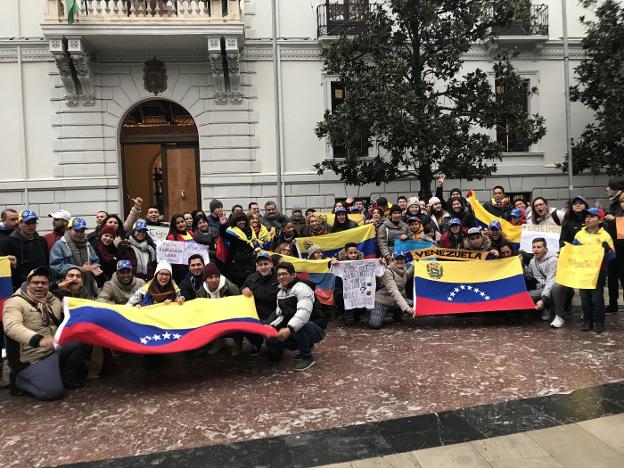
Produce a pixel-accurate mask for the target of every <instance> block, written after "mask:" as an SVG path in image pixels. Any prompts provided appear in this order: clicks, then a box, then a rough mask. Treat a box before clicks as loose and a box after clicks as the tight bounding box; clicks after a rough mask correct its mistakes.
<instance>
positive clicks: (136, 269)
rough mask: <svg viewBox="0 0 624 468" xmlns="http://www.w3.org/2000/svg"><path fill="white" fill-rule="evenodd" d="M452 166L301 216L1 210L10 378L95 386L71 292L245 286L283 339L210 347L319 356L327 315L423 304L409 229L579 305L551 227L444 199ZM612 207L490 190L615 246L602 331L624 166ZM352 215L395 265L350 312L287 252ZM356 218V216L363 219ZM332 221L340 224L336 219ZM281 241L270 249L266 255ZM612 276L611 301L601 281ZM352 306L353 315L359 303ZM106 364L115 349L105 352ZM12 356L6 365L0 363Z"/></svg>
mask: <svg viewBox="0 0 624 468" xmlns="http://www.w3.org/2000/svg"><path fill="white" fill-rule="evenodd" d="M444 195H445V193H444V178H443V177H440V178H439V179H438V180H437V187H436V192H435V196H433V197H431V198H429V199H428V200H423V199H421V198H419V197H417V196H400V197H398V198H397V200H396V204H392V203H390V202H389V201H388V200H387V199H386V198H385V197H380V198H378V199H377V200H375V201H374V202H373V203H367V202H366V201H365V200H361V199H354V198H348V199H346V200H344V201H338V202H336V203H335V206H334V207H333V208H332V210H331V214H332V216H331V217H329V216H327V215H326V214H324V213H321V212H320V211H317V210H316V209H314V208H307V209H303V208H294V209H292V211H291V213H290V216H286V215H284V214H282V213H279V212H278V209H277V206H276V203H275V202H272V201H269V202H267V203H265V204H264V210H263V212H262V213H261V210H260V205H259V204H258V203H256V202H252V203H249V205H248V206H247V211H245V209H244V207H243V206H241V205H235V206H233V207H232V209H231V212H230V213H229V215H228V214H226V212H225V210H224V207H223V203H222V202H220V201H219V200H216V199H215V200H212V201H211V202H210V204H209V207H208V208H209V210H208V211H203V210H195V211H192V212H187V213H179V214H174V215H173V216H172V217H171V219H170V222H169V223H168V224H166V223H164V222H163V220H162V216H161V213H160V210H159V209H158V207H156V206H148V207H147V208H146V209H145V207H144V206H143V200H141V199H140V198H136V199H134V200H133V206H132V208H131V210H130V212H129V214H128V216H127V217H126V218H125V220H122V219H121V218H120V217H119V216H117V215H115V214H109V213H107V212H105V211H99V212H98V213H96V214H95V220H96V225H95V226H93V229H92V230H91V231H90V232H89V233H87V231H89V228H90V227H89V226H88V223H87V221H86V220H85V219H84V218H83V217H78V216H74V217H72V216H71V214H70V213H69V212H67V211H65V210H59V211H56V212H54V213H50V214H49V216H50V217H51V218H52V223H53V230H52V231H51V232H49V233H47V234H45V235H39V233H38V232H37V225H38V221H39V217H38V215H37V213H35V212H34V211H32V210H29V209H25V210H22V211H20V212H18V211H16V210H13V209H9V208H7V209H5V210H4V211H2V214H1V218H2V224H1V225H0V256H2V257H7V258H8V260H9V261H10V264H11V282H12V286H13V291H14V293H13V295H12V296H11V297H10V298H9V299H8V300H7V301H6V302H5V304H4V308H3V319H2V324H3V334H0V336H2V335H4V347H5V348H6V355H7V360H8V365H9V368H10V376H9V382H8V384H7V385H6V386H7V387H9V388H10V391H11V392H12V393H13V394H15V395H19V394H23V393H27V394H30V395H33V396H35V397H36V398H40V399H44V400H50V399H55V398H59V397H60V396H62V395H63V392H64V389H65V388H72V387H79V386H81V385H83V384H84V382H85V379H86V378H87V373H88V370H89V358H90V356H91V354H92V352H93V350H92V349H91V347H90V346H87V345H85V344H79V343H76V344H72V345H68V346H62V347H61V348H59V349H55V348H54V340H53V337H54V333H55V331H56V330H57V328H58V326H59V325H60V323H61V322H62V318H63V308H62V300H63V298H65V297H74V298H85V299H93V300H97V301H101V302H105V303H110V304H119V305H128V306H135V307H143V306H148V305H152V304H171V306H172V307H175V305H176V304H183V303H184V302H185V301H189V300H193V299H196V298H205V299H219V298H223V297H227V296H234V295H239V294H244V295H246V296H253V297H254V301H255V305H256V309H257V313H258V317H259V319H260V320H262V321H263V322H264V323H265V324H267V325H270V326H273V327H275V329H276V331H277V337H276V338H267V339H264V338H263V337H261V336H258V335H252V334H234V335H231V336H228V337H224V338H222V339H219V340H217V341H215V342H213V343H211V344H210V345H209V346H208V353H211V354H212V353H216V352H219V351H220V350H221V349H222V348H224V347H225V344H226V339H227V340H230V341H231V344H230V346H229V348H230V349H231V352H232V355H234V356H236V355H238V354H240V353H241V352H242V350H243V347H244V343H245V340H246V341H248V342H249V346H250V349H249V352H250V354H252V355H259V354H260V353H261V352H263V350H265V351H264V352H266V355H267V357H268V359H270V360H272V361H278V360H280V359H281V358H282V355H283V354H284V352H285V350H286V349H291V350H295V351H297V354H296V356H295V370H297V371H304V370H307V369H309V368H310V367H311V366H313V365H314V364H315V359H314V357H313V355H312V350H313V348H314V346H315V345H316V344H317V343H319V342H320V341H321V340H323V338H324V337H325V329H326V327H327V321H328V320H329V319H331V318H334V317H335V318H336V319H337V321H338V323H339V325H340V326H342V327H344V326H346V325H347V316H348V317H349V319H350V320H351V321H353V322H359V321H360V320H361V319H362V317H363V316H365V315H366V314H368V316H369V317H368V324H369V326H370V327H371V328H373V329H378V328H381V327H382V326H383V324H384V322H385V321H386V319H388V320H394V321H396V322H402V321H403V320H404V319H405V317H406V316H409V315H411V314H412V311H413V300H414V298H413V297H412V295H413V294H412V287H411V284H412V283H411V282H412V278H413V270H412V268H410V267H409V265H408V264H406V258H407V256H406V253H405V252H401V251H398V252H397V251H395V249H394V244H395V242H396V241H397V240H422V241H427V242H430V243H431V244H436V245H439V246H441V247H444V248H450V249H466V250H472V251H481V252H483V253H484V255H485V256H486V257H487V258H488V259H496V258H502V257H511V256H516V255H517V256H520V257H521V258H522V261H523V264H524V276H525V281H526V284H527V289H528V290H529V291H530V294H531V296H532V298H533V299H534V302H535V309H536V310H537V311H540V312H541V318H542V319H543V320H545V321H550V323H551V325H552V326H553V327H555V328H560V327H562V326H563V325H564V323H565V320H566V318H568V317H570V313H571V304H572V297H573V295H574V290H572V289H570V288H568V287H566V286H563V285H561V284H558V283H557V282H556V281H555V275H556V271H557V258H558V257H557V254H556V253H555V252H549V250H548V247H547V243H546V240H545V239H544V238H540V237H538V238H535V239H533V241H532V249H531V250H532V251H531V252H522V251H519V250H517V245H514V244H513V243H511V242H509V240H508V239H506V236H505V233H504V230H503V229H502V226H501V223H500V222H499V221H492V222H491V223H489V225H488V226H487V227H484V226H483V225H482V224H481V223H480V222H479V221H478V220H477V217H476V216H475V213H474V211H473V209H472V207H471V205H470V203H469V201H468V200H467V199H466V197H465V196H464V194H462V191H461V190H459V189H452V190H450V191H449V192H448V197H447V198H445V197H444ZM607 195H608V198H609V204H608V206H606V209H603V208H601V207H598V206H590V203H589V202H588V200H587V199H586V198H584V197H583V196H580V195H579V196H575V197H573V198H572V199H571V200H570V201H569V203H568V206H567V207H565V209H561V210H560V209H556V208H554V207H551V206H550V204H549V203H548V201H547V200H546V199H544V198H543V197H535V198H534V199H533V200H530V201H529V200H524V199H522V198H515V199H513V200H510V199H509V197H508V196H507V195H506V193H505V190H504V188H503V187H500V186H496V187H494V188H493V189H492V199H491V200H488V201H487V202H485V203H484V204H483V207H484V208H485V209H486V210H487V211H488V212H489V213H491V214H492V215H495V216H497V217H499V218H501V219H504V220H506V221H509V222H510V223H512V224H515V225H520V224H536V225H552V226H560V227H561V236H560V243H561V245H564V244H565V243H573V244H598V245H600V246H602V248H603V249H604V255H603V262H602V267H601V270H600V275H599V278H598V283H597V286H596V287H595V288H590V289H581V290H580V296H581V303H582V313H583V317H582V318H583V325H582V329H583V330H587V331H589V330H593V331H594V332H596V333H601V332H603V331H604V329H605V312H606V313H609V312H617V310H618V297H619V294H620V293H619V288H620V285H622V286H623V287H624V240H622V239H618V236H617V228H616V224H617V223H616V219H617V217H622V216H624V178H620V177H614V178H612V179H611V180H610V181H609V184H608V187H607ZM350 214H359V215H361V220H362V222H363V223H365V224H370V225H372V226H374V228H375V231H376V240H377V255H378V257H379V259H380V262H381V263H383V264H384V265H385V268H384V273H383V274H382V275H381V276H380V277H379V278H378V287H377V290H376V292H375V307H374V309H372V310H370V311H367V310H366V309H355V310H349V311H346V310H345V307H344V301H343V298H342V294H343V293H342V281H341V279H340V278H339V277H336V284H335V288H334V290H333V297H331V298H329V300H328V298H327V297H322V294H321V292H320V291H317V290H315V287H314V284H312V283H309V282H308V281H305V280H302V279H299V278H298V277H297V274H296V271H295V267H294V266H293V264H292V263H289V262H288V261H287V259H285V258H284V257H283V256H297V255H298V252H297V243H296V242H295V240H296V239H297V238H300V237H312V238H313V237H315V236H320V235H324V234H329V233H334V232H341V231H346V230H349V229H353V228H355V227H357V225H358V224H357V223H356V222H355V221H354V220H353V219H350V218H349V215H350ZM352 218H353V217H352ZM328 219H329V220H331V222H329V221H328ZM156 227H159V228H160V229H168V235H167V236H166V239H167V240H173V241H178V242H195V243H198V244H202V245H204V246H205V247H206V250H207V253H208V259H209V261H208V262H207V261H206V260H207V259H206V258H205V257H204V256H202V255H199V254H198V255H192V256H190V258H189V259H188V263H187V264H185V265H179V264H175V265H171V264H169V263H168V262H166V261H163V260H159V259H158V256H157V248H156V243H155V242H154V239H153V238H152V237H151V236H150V232H151V230H152V229H154V228H156ZM620 237H621V236H620ZM311 244H312V245H311V246H310V247H308V248H307V254H308V258H310V259H325V258H326V259H327V261H328V263H329V264H332V263H334V264H335V263H336V262H337V261H349V260H358V259H362V258H363V256H362V252H360V251H359V250H358V245H357V244H355V243H347V244H345V245H344V248H343V249H342V250H341V251H340V253H339V254H338V255H337V258H333V259H332V258H327V256H326V254H325V252H324V251H323V249H322V248H321V247H320V246H318V245H314V243H313V239H312V240H311ZM267 252H272V253H267ZM607 280H608V286H609V299H610V302H609V305H608V306H607V307H605V304H604V300H603V289H604V286H605V283H606V282H607ZM347 312H348V313H347ZM105 354H106V356H105V359H104V367H106V363H107V362H110V360H114V359H115V353H114V352H110V351H108V352H107V353H105ZM159 363H160V359H159V358H158V357H154V356H151V357H148V356H146V359H145V364H146V366H147V367H148V368H153V367H156V366H158V365H159ZM1 368H2V366H0V369H1Z"/></svg>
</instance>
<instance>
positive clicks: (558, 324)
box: [550, 315, 565, 328]
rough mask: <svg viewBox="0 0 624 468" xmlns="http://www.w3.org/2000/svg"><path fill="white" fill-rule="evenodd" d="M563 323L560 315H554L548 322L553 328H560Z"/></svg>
mask: <svg viewBox="0 0 624 468" xmlns="http://www.w3.org/2000/svg"><path fill="white" fill-rule="evenodd" d="M564 323H565V320H563V317H561V316H560V315H555V319H554V320H553V321H552V322H550V326H551V327H553V328H561V327H563V324H564Z"/></svg>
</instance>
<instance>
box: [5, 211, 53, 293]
mask: <svg viewBox="0 0 624 468" xmlns="http://www.w3.org/2000/svg"><path fill="white" fill-rule="evenodd" d="M18 222H19V224H18V227H17V229H15V230H13V232H12V233H11V235H10V236H9V237H7V238H5V239H2V241H0V256H9V257H15V261H14V262H11V277H12V280H13V290H16V289H19V287H20V286H21V285H22V283H23V282H24V281H26V277H27V276H28V273H29V272H30V271H31V270H34V269H35V268H37V267H40V266H47V265H48V258H49V255H48V244H47V243H46V241H45V239H44V238H43V237H41V236H40V235H39V234H37V223H38V222H39V217H38V216H37V213H35V212H34V211H31V210H24V211H22V212H21V213H20V214H19V217H18Z"/></svg>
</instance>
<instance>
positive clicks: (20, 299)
mask: <svg viewBox="0 0 624 468" xmlns="http://www.w3.org/2000/svg"><path fill="white" fill-rule="evenodd" d="M62 318H63V304H62V303H61V301H59V299H58V298H57V297H55V296H54V295H53V294H51V293H50V270H49V269H48V267H46V266H39V267H37V268H34V269H33V270H32V271H30V272H29V273H27V274H26V281H25V282H24V284H23V285H22V286H21V287H20V288H19V289H18V290H17V291H16V292H15V293H14V294H13V296H11V298H10V299H9V300H7V301H6V303H5V304H4V315H3V317H2V323H3V325H4V330H5V334H6V338H7V350H8V351H9V352H8V361H9V368H10V370H11V375H10V385H11V393H12V394H13V395H23V394H24V393H28V394H30V395H32V396H33V397H35V398H37V399H39V400H56V399H59V398H62V397H63V395H64V393H65V388H77V387H81V386H82V385H83V384H84V383H85V381H86V379H87V372H88V369H89V368H88V365H87V364H86V363H87V362H88V359H89V356H90V355H91V346H88V345H85V344H80V343H72V344H68V345H63V346H62V347H60V348H58V349H57V350H55V349H54V344H55V343H54V334H55V333H56V330H57V329H58V327H59V325H60V324H61V321H62Z"/></svg>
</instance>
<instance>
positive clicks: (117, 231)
mask: <svg viewBox="0 0 624 468" xmlns="http://www.w3.org/2000/svg"><path fill="white" fill-rule="evenodd" d="M104 226H112V227H113V229H114V241H113V242H114V244H115V245H119V244H120V243H121V241H123V240H124V239H125V238H126V231H125V229H124V225H123V221H122V220H121V218H120V217H119V216H117V215H115V214H109V215H108V216H107V217H106V218H105V219H104V221H102V224H101V225H100V229H99V230H98V233H97V235H96V236H93V237H91V238H89V243H90V244H91V246H92V247H93V248H94V249H95V250H97V246H98V242H99V241H100V235H101V234H100V233H101V232H102V228H104Z"/></svg>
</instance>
